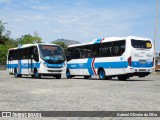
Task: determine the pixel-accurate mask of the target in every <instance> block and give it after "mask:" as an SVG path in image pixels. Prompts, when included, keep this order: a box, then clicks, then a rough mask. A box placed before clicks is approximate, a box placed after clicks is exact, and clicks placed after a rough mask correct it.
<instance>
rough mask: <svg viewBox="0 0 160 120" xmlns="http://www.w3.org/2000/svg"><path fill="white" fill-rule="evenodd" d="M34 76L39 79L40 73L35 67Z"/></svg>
mask: <svg viewBox="0 0 160 120" xmlns="http://www.w3.org/2000/svg"><path fill="white" fill-rule="evenodd" d="M34 78H35V79H41V74H39V73H38V71H37V69H35V70H34Z"/></svg>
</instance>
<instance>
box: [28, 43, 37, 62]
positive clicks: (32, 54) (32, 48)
mask: <svg viewBox="0 0 160 120" xmlns="http://www.w3.org/2000/svg"><path fill="white" fill-rule="evenodd" d="M30 52H31V54H30V56H31V58H32V59H34V60H35V61H36V62H38V61H39V55H38V49H37V47H36V46H35V47H31V50H30Z"/></svg>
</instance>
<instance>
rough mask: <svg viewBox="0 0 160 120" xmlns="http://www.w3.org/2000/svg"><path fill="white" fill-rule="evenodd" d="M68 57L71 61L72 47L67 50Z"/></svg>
mask: <svg viewBox="0 0 160 120" xmlns="http://www.w3.org/2000/svg"><path fill="white" fill-rule="evenodd" d="M66 59H67V61H70V60H71V59H72V49H70V48H68V49H67V50H66Z"/></svg>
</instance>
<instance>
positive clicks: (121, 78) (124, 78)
mask: <svg viewBox="0 0 160 120" xmlns="http://www.w3.org/2000/svg"><path fill="white" fill-rule="evenodd" d="M117 77H118V80H127V79H128V78H129V77H128V76H126V75H119V76H117Z"/></svg>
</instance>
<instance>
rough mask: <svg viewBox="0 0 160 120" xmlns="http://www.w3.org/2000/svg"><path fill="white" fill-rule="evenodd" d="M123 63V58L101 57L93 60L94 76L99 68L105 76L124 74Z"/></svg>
mask: <svg viewBox="0 0 160 120" xmlns="http://www.w3.org/2000/svg"><path fill="white" fill-rule="evenodd" d="M125 62H126V61H125V57H124V56H118V57H102V58H96V59H95V63H94V67H95V69H96V74H98V70H99V69H100V68H103V69H104V71H105V74H106V76H110V75H117V74H124V70H125Z"/></svg>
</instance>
